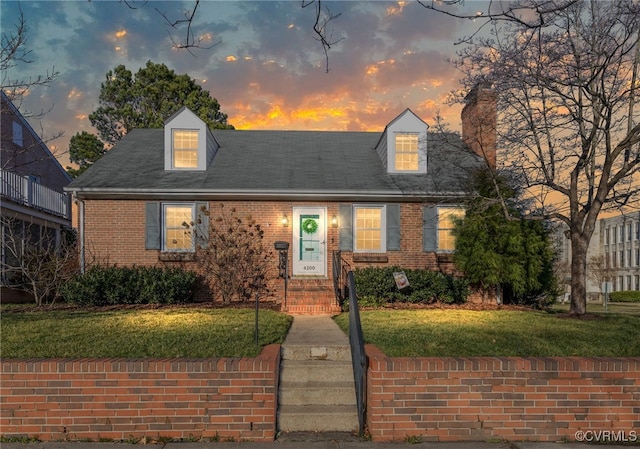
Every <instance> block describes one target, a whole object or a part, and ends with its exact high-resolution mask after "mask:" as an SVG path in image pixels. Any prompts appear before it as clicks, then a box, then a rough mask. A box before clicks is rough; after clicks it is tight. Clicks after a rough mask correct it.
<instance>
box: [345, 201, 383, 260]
mask: <svg viewBox="0 0 640 449" xmlns="http://www.w3.org/2000/svg"><path fill="white" fill-rule="evenodd" d="M353 218H354V219H353V235H354V239H353V240H354V242H353V243H354V245H353V249H354V251H356V252H373V253H383V252H385V251H386V250H387V245H386V207H385V206H354V208H353Z"/></svg>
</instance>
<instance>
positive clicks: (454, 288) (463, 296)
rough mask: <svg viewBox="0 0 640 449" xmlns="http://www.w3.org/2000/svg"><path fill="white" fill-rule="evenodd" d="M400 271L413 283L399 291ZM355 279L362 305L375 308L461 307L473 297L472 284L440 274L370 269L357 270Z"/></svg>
mask: <svg viewBox="0 0 640 449" xmlns="http://www.w3.org/2000/svg"><path fill="white" fill-rule="evenodd" d="M399 271H402V272H404V273H405V275H406V276H407V280H408V281H409V286H408V287H406V288H403V289H402V290H398V287H397V286H396V283H395V279H394V277H393V273H395V272H399ZM354 276H355V281H356V292H357V294H358V303H359V304H360V305H361V306H374V307H375V306H382V305H384V304H388V303H394V302H395V303H412V304H431V303H435V302H443V303H447V304H453V303H456V304H461V303H464V302H466V301H467V297H468V296H469V284H468V282H467V281H466V280H465V279H462V278H457V277H454V276H452V275H448V274H443V273H441V272H438V271H430V270H410V269H403V268H400V267H383V268H374V267H368V268H358V269H356V270H355V271H354Z"/></svg>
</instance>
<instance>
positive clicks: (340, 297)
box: [332, 251, 351, 306]
mask: <svg viewBox="0 0 640 449" xmlns="http://www.w3.org/2000/svg"><path fill="white" fill-rule="evenodd" d="M332 267H333V291H334V293H335V295H336V300H337V301H338V304H339V305H340V306H342V304H344V302H345V301H346V300H347V299H349V281H348V278H347V273H349V271H351V266H350V265H349V263H348V262H347V261H345V260H344V259H343V258H342V253H341V252H340V251H334V252H333V264H332Z"/></svg>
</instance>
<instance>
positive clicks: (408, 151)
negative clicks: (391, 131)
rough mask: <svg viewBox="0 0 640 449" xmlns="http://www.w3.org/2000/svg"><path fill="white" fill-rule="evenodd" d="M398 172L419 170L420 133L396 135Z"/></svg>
mask: <svg viewBox="0 0 640 449" xmlns="http://www.w3.org/2000/svg"><path fill="white" fill-rule="evenodd" d="M395 136H396V164H395V165H396V171H405V170H409V171H416V170H418V133H402V132H400V133H396V135H395Z"/></svg>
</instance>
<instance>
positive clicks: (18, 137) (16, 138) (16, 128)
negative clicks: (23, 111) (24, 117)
mask: <svg viewBox="0 0 640 449" xmlns="http://www.w3.org/2000/svg"><path fill="white" fill-rule="evenodd" d="M13 143H15V144H16V145H18V146H19V147H23V146H24V139H23V137H22V125H21V124H20V123H18V122H13Z"/></svg>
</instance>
